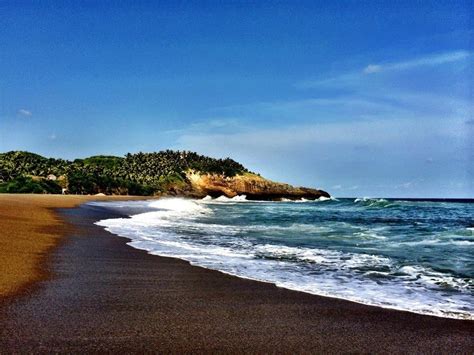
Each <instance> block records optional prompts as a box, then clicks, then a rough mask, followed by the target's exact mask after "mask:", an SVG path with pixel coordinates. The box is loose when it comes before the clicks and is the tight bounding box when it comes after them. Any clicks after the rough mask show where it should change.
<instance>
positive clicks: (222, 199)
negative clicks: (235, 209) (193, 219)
mask: <svg viewBox="0 0 474 355" xmlns="http://www.w3.org/2000/svg"><path fill="white" fill-rule="evenodd" d="M200 201H203V202H220V203H229V202H230V203H235V202H258V201H249V200H247V196H246V195H237V196H234V197H227V196H225V195H221V196H219V197H217V198H212V197H211V196H209V195H208V196H206V197H204V198H202V199H201V200H200Z"/></svg>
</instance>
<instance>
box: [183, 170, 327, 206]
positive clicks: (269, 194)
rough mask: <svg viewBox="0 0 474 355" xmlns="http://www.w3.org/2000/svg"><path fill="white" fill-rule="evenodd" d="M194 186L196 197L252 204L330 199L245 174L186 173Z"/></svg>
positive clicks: (312, 190) (315, 191) (192, 191)
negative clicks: (235, 199) (242, 198)
mask: <svg viewBox="0 0 474 355" xmlns="http://www.w3.org/2000/svg"><path fill="white" fill-rule="evenodd" d="M186 177H187V180H188V181H189V183H190V187H191V192H190V193H189V194H188V195H191V196H194V197H204V196H207V195H209V196H212V197H218V196H221V195H224V196H227V197H234V196H237V195H246V196H247V199H249V200H281V199H284V198H286V199H291V200H296V199H301V198H305V199H308V200H314V199H318V198H320V197H326V198H329V197H330V195H329V194H328V193H327V192H326V191H323V190H317V189H311V188H306V187H293V186H291V185H288V184H283V183H279V182H273V181H270V180H267V179H265V178H263V177H261V176H259V175H256V174H251V173H245V174H242V175H236V176H233V177H226V176H223V175H217V174H201V173H198V172H195V171H188V172H187V173H186Z"/></svg>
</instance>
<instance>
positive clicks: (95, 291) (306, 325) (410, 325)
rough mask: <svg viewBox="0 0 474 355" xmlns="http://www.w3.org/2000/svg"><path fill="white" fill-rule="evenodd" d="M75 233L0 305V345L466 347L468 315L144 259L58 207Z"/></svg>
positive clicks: (109, 348)
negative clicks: (374, 302)
mask: <svg viewBox="0 0 474 355" xmlns="http://www.w3.org/2000/svg"><path fill="white" fill-rule="evenodd" d="M60 214H61V216H62V217H63V218H66V219H67V220H68V221H69V222H70V223H71V224H72V226H74V227H75V228H74V229H73V230H71V231H70V235H69V236H68V237H67V238H65V242H64V243H62V244H61V245H60V246H59V247H58V248H56V249H55V251H54V252H53V254H52V257H51V259H50V267H51V269H52V270H53V272H54V277H53V278H50V279H47V280H43V281H42V282H40V283H39V285H38V287H37V288H36V289H35V291H34V292H31V293H29V294H26V295H23V296H21V297H17V298H13V299H10V300H8V302H4V304H3V305H2V306H0V349H1V350H0V352H48V353H51V352H62V353H66V352H68V353H71V352H75V353H84V352H135V353H140V352H141V353H143V352H150V351H153V352H157V351H158V352H195V353H202V352H207V353H208V352H233V353H237V352H238V353H241V352H248V353H263V352H265V353H267V352H271V353H274V352H279V353H289V352H306V353H308V352H329V353H340V352H365V353H367V352H383V353H386V352H391V353H401V352H404V353H408V352H410V353H412V352H423V353H427V352H431V353H455V352H458V353H461V352H462V353H472V352H473V351H474V337H473V335H474V322H472V321H460V320H451V319H443V318H436V317H429V316H422V315H416V314H412V313H407V312H399V311H391V310H385V309H381V308H377V307H370V306H364V305H360V304H356V303H352V302H347V301H343V300H337V299H331V298H326V297H318V296H313V295H309V294H305V293H300V292H294V291H289V290H285V289H279V288H277V287H275V286H273V285H271V284H266V283H261V282H255V281H250V280H243V279H239V278H236V277H232V276H228V275H225V274H222V273H219V272H216V271H211V270H206V269H202V268H198V267H193V266H191V265H189V264H188V263H187V262H184V261H181V260H178V259H173V258H162V257H157V256H152V255H149V254H147V253H146V252H144V251H140V250H137V249H133V248H131V247H129V246H127V245H126V242H127V240H126V239H124V238H119V237H116V236H113V235H111V234H109V233H107V232H105V231H104V230H102V228H100V227H97V226H95V225H93V222H94V221H96V220H98V219H103V218H106V217H111V216H114V215H112V214H111V213H110V212H108V211H106V210H104V209H102V208H99V207H92V206H82V207H80V208H76V209H68V210H61V212H60Z"/></svg>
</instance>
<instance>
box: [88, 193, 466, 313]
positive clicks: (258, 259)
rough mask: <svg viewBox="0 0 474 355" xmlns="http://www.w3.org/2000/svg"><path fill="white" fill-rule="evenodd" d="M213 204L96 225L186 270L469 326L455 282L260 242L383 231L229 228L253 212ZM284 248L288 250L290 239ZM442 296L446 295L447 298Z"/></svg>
mask: <svg viewBox="0 0 474 355" xmlns="http://www.w3.org/2000/svg"><path fill="white" fill-rule="evenodd" d="M216 200H218V199H210V198H206V199H205V200H199V201H195V200H189V199H162V200H157V201H152V202H149V201H148V202H146V203H141V204H137V205H134V206H147V207H148V208H149V209H151V210H150V211H149V212H145V213H139V214H135V215H132V216H131V217H130V218H114V219H107V220H102V221H99V222H97V224H98V225H101V226H103V227H105V228H106V229H107V230H108V231H110V232H112V233H114V234H117V235H119V236H122V237H127V238H129V239H131V242H130V243H129V244H130V245H131V246H133V247H135V248H139V249H143V250H147V251H148V252H149V253H151V254H155V255H161V256H170V257H177V258H181V259H184V260H187V261H189V262H190V263H192V264H193V265H198V266H202V267H206V268H210V269H215V270H218V271H221V272H224V273H228V274H232V275H236V276H239V277H244V278H250V279H255V280H260V281H266V282H273V283H275V284H276V285H278V286H280V287H285V288H289V289H294V290H299V291H304V292H309V293H313V294H318V295H323V296H330V297H337V298H343V299H347V300H352V301H355V302H360V303H365V304H369V305H375V306H381V307H387V308H394V309H403V310H408V311H412V312H417V313H423V314H431V315H437V316H442V317H452V318H467V319H474V307H473V298H472V294H471V293H470V290H472V288H473V287H474V285H473V284H472V279H465V278H460V277H456V276H453V275H450V274H447V273H443V272H440V271H435V270H433V269H431V268H429V267H425V266H422V265H415V264H399V263H398V262H397V260H395V259H392V258H390V257H386V256H382V255H377V250H376V249H374V254H371V253H368V252H347V251H343V250H331V249H327V248H317V247H313V246H312V247H305V246H301V245H300V246H291V245H284V244H281V243H279V242H275V241H272V242H264V241H265V236H269V237H270V240H272V239H273V238H277V239H275V240H279V239H278V238H282V237H286V236H293V237H298V236H307V235H314V236H320V235H323V236H324V240H325V241H327V240H330V238H339V233H340V231H344V233H348V235H350V236H351V238H352V240H359V241H360V242H361V243H362V242H364V243H372V241H375V242H377V243H379V242H378V240H381V239H384V238H386V237H385V234H386V233H387V228H388V227H387V226H379V227H372V228H366V227H362V226H358V225H352V224H350V223H347V222H333V221H331V223H330V224H329V223H328V224H322V223H319V224H307V223H291V224H287V225H281V224H272V225H267V224H264V223H260V224H255V223H235V224H231V223H229V222H227V221H228V219H229V218H236V220H237V221H238V220H239V218H244V217H239V216H240V215H239V214H236V215H235V216H234V215H232V214H230V213H231V212H230V211H231V210H232V211H234V212H232V213H241V212H239V211H246V210H247V206H256V205H239V204H238V203H239V202H243V201H244V197H241V196H239V199H236V200H233V199H228V198H225V199H224V198H223V199H221V200H219V201H216ZM247 202H252V201H247ZM239 206H241V207H239ZM258 206H259V209H260V206H262V207H261V208H265V211H266V212H265V213H266V214H267V215H269V214H275V215H276V216H278V213H280V210H281V209H283V211H286V209H287V208H289V206H291V205H285V204H278V203H275V204H271V203H270V204H260V205H258ZM287 206H288V207H287ZM293 206H294V207H292V208H297V210H296V211H299V210H300V209H301V208H304V209H305V210H306V209H308V208H310V207H311V205H307V206H306V205H305V206H297V205H293ZM313 206H314V208H323V209H325V208H326V207H323V206H321V207H318V204H315V205H313ZM328 206H332V204H330V205H328ZM252 208H255V207H252ZM311 208H313V207H311ZM220 211H225V212H223V213H226V214H227V215H225V216H221V215H219V213H220ZM235 211H237V212H235ZM245 218H248V217H245ZM255 234H256V235H258V236H260V237H259V239H254V238H253V237H251V236H252V235H255ZM286 238H288V237H286ZM440 238H441V237H434V239H433V240H434V243H439V242H450V243H462V244H463V245H464V244H465V243H471V242H470V241H467V240H456V239H452V238H451V239H449V240H442V241H440ZM288 240H289V241H290V242H291V239H288ZM428 240H429V239H427V240H426V241H425V242H427V241H428ZM415 242H420V241H414V242H413V243H415ZM422 242H423V241H422ZM380 243H384V245H386V246H387V248H389V247H392V246H390V243H388V242H386V241H385V240H384V241H382V242H380ZM402 243H403V242H402ZM407 243H410V242H407ZM466 245H467V244H466ZM367 250H370V248H367ZM446 292H449V297H448V296H446Z"/></svg>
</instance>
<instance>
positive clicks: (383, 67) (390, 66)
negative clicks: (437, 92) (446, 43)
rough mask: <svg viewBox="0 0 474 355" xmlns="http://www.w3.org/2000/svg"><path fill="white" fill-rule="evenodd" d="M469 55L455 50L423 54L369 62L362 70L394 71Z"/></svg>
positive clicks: (430, 64) (446, 61)
mask: <svg viewBox="0 0 474 355" xmlns="http://www.w3.org/2000/svg"><path fill="white" fill-rule="evenodd" d="M469 56H470V53H469V52H468V51H455V52H447V53H441V54H436V55H431V56H425V57H421V58H416V59H410V60H406V61H400V62H395V63H387V64H369V65H368V66H367V67H365V68H364V70H363V72H364V73H365V74H373V73H379V72H382V71H384V72H385V71H394V70H405V69H411V68H416V67H421V66H434V65H440V64H445V63H452V62H457V61H461V60H465V59H467V58H468V57H469Z"/></svg>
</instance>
